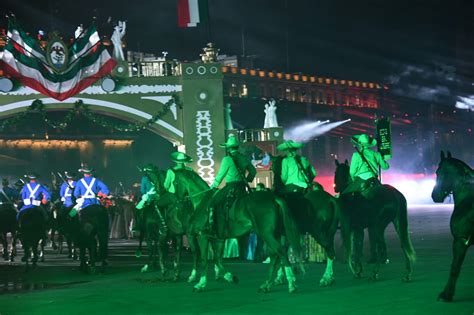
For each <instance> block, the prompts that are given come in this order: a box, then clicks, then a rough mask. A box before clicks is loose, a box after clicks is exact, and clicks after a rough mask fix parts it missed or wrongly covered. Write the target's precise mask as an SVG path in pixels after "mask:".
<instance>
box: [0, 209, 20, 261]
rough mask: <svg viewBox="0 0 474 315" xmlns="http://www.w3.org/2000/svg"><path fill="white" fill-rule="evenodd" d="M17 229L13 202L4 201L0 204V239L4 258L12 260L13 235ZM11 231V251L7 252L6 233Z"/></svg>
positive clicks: (13, 250)
mask: <svg viewBox="0 0 474 315" xmlns="http://www.w3.org/2000/svg"><path fill="white" fill-rule="evenodd" d="M16 230H17V224H16V209H15V207H14V206H13V203H6V202H4V203H3V204H1V205H0V239H1V242H2V245H3V252H2V256H3V258H4V259H5V260H11V261H13V259H14V255H15V248H14V247H15V246H14V240H13V239H14V237H15V233H16ZM8 233H11V238H12V245H11V251H10V253H9V252H8V239H7V234H8Z"/></svg>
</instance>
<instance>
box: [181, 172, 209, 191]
mask: <svg viewBox="0 0 474 315" xmlns="http://www.w3.org/2000/svg"><path fill="white" fill-rule="evenodd" d="M179 177H183V178H184V179H185V180H187V181H189V182H191V183H192V184H193V185H196V188H198V189H200V190H202V189H208V188H209V185H208V184H207V183H206V181H204V179H202V178H201V176H199V175H198V174H197V173H195V172H193V171H189V170H180V171H177V172H176V179H178V178H179Z"/></svg>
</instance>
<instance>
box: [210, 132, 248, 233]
mask: <svg viewBox="0 0 474 315" xmlns="http://www.w3.org/2000/svg"><path fill="white" fill-rule="evenodd" d="M219 146H220V147H221V148H225V149H226V150H227V156H225V157H224V158H223V159H222V161H221V166H220V168H219V171H218V172H217V175H216V178H215V180H214V182H213V183H212V185H211V189H214V188H217V187H219V185H220V184H221V182H222V181H223V180H225V186H224V187H223V188H222V189H221V190H219V191H218V192H217V193H215V194H214V196H213V197H212V200H211V202H210V206H209V217H210V221H211V222H212V221H213V215H214V212H215V210H216V209H218V208H223V207H224V206H225V208H227V209H228V208H229V207H230V206H231V204H232V203H233V201H234V200H236V199H237V198H238V197H239V196H242V195H244V194H245V193H246V191H247V187H248V183H250V182H252V181H253V179H254V178H255V175H256V174H257V170H256V169H255V167H254V166H253V165H252V163H251V162H250V160H249V159H248V158H247V157H245V156H244V155H243V154H242V153H240V152H239V146H240V143H239V141H238V140H237V138H236V137H235V135H232V134H231V135H229V137H228V139H227V141H226V142H225V143H222V144H220V145H219ZM219 212H220V214H223V213H224V211H219ZM222 228H223V227H222V226H221V227H218V229H219V230H221V229H222ZM218 232H223V231H222V230H221V231H218Z"/></svg>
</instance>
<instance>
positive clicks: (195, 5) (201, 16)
mask: <svg viewBox="0 0 474 315" xmlns="http://www.w3.org/2000/svg"><path fill="white" fill-rule="evenodd" d="M207 20H208V3H207V0H178V26H179V27H196V26H197V25H198V23H206V22H207Z"/></svg>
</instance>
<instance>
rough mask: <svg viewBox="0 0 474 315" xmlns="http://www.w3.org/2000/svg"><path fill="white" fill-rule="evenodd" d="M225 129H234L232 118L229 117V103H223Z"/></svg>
mask: <svg viewBox="0 0 474 315" xmlns="http://www.w3.org/2000/svg"><path fill="white" fill-rule="evenodd" d="M224 110H225V116H224V118H225V120H224V122H225V129H227V130H229V129H234V126H233V125H232V118H231V117H230V113H231V112H232V109H231V108H230V104H226V105H225V109H224Z"/></svg>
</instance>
